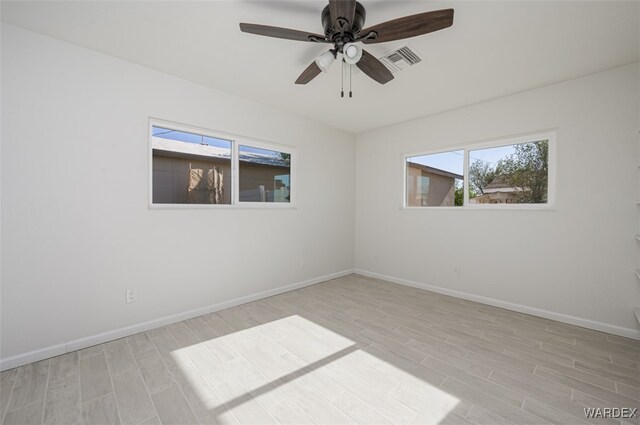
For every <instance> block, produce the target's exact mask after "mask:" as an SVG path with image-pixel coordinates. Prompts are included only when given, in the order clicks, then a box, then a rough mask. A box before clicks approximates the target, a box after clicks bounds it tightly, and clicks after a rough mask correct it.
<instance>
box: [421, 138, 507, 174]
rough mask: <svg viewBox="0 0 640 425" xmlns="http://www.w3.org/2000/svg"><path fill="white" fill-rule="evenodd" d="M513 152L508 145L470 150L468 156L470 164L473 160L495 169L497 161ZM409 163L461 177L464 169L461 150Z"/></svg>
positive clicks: (423, 156)
mask: <svg viewBox="0 0 640 425" xmlns="http://www.w3.org/2000/svg"><path fill="white" fill-rule="evenodd" d="M514 152H515V149H514V148H513V145H509V146H501V147H497V148H487V149H478V150H470V151H469V156H470V158H471V162H473V161H474V160H480V161H483V162H487V163H489V165H491V166H492V167H495V166H496V165H497V164H498V160H500V159H501V158H504V157H506V156H509V155H511V154H513V153H514ZM411 162H416V163H418V164H423V165H427V166H429V167H433V168H438V169H440V170H444V171H449V172H450V173H455V174H460V175H462V173H463V169H464V151H463V150H462V149H461V150H457V151H449V152H442V153H436V154H430V155H422V156H414V157H411Z"/></svg>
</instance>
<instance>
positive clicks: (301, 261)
mask: <svg viewBox="0 0 640 425" xmlns="http://www.w3.org/2000/svg"><path fill="white" fill-rule="evenodd" d="M303 267H304V258H301V259H300V268H303Z"/></svg>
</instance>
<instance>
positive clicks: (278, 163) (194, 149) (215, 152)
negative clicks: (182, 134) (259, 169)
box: [151, 137, 289, 167]
mask: <svg viewBox="0 0 640 425" xmlns="http://www.w3.org/2000/svg"><path fill="white" fill-rule="evenodd" d="M151 146H152V147H153V149H154V150H160V151H165V152H176V153H180V154H185V155H194V156H208V157H213V158H224V159H230V158H231V150H230V149H228V148H220V147H217V146H211V145H207V144H199V143H187V142H181V141H179V140H172V139H164V138H162V137H152V138H151ZM240 161H245V162H250V163H252V164H262V165H270V166H272V167H289V164H287V162H286V161H285V160H284V159H282V158H279V157H277V156H271V155H265V154H261V153H258V152H246V151H245V152H240Z"/></svg>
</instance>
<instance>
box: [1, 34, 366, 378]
mask: <svg viewBox="0 0 640 425" xmlns="http://www.w3.org/2000/svg"><path fill="white" fill-rule="evenodd" d="M167 60H171V54H170V52H168V53H167ZM221 65H222V64H221ZM2 88H3V93H2V151H3V156H2V180H1V181H2V197H3V202H2V229H3V234H2V255H3V256H2V334H1V341H2V351H1V357H2V358H3V359H7V358H10V357H11V356H16V355H21V354H23V353H26V352H29V351H31V350H40V349H43V348H47V347H52V346H55V347H57V349H61V348H64V347H63V346H60V345H59V344H63V345H64V344H65V343H66V342H68V341H74V340H77V339H81V338H85V337H88V336H91V335H95V334H98V333H101V332H108V331H112V330H114V329H118V328H122V327H126V326H130V325H133V324H137V323H141V322H144V321H148V320H153V319H157V318H160V317H164V316H167V315H171V314H176V313H181V312H185V311H188V310H191V309H196V308H200V307H204V306H209V305H213V304H217V303H221V302H225V301H229V300H233V299H236V298H238V297H243V296H247V295H251V294H255V293H258V292H261V291H268V290H271V289H274V288H279V287H282V286H285V285H290V284H295V283H299V282H305V281H309V280H312V279H314V278H319V277H323V276H327V275H331V274H334V273H339V272H341V271H344V270H350V269H352V267H353V261H354V260H353V257H354V224H353V218H354V196H355V193H354V181H355V176H354V166H353V164H354V163H355V156H354V155H355V143H354V142H355V139H354V137H353V136H352V135H349V134H347V133H344V132H341V131H338V130H335V129H331V128H328V127H326V126H323V125H320V124H317V123H314V122H312V121H309V120H307V119H303V118H299V117H297V116H294V115H291V114H288V113H284V112H281V111H278V110H275V109H272V108H268V107H265V106H262V105H259V104H256V103H254V102H250V101H247V100H243V99H240V98H237V97H234V96H231V95H228V94H225V93H222V92H220V91H215V90H212V89H209V88H206V87H203V86H199V85H196V84H193V83H190V82H187V81H184V80H181V79H178V78H175V77H171V76H168V75H165V74H162V73H159V72H155V71H152V70H149V69H146V68H143V67H140V66H136V65H133V64H130V63H127V62H124V61H121V60H117V59H114V58H111V57H108V56H104V55H101V54H98V53H95V52H92V51H89V50H85V49H82V48H78V47H75V46H72V45H69V44H66V43H62V42H59V41H56V40H54V39H50V38H46V37H43V36H41V35H38V34H35V33H33V32H29V31H25V30H22V29H18V28H17V27H13V26H10V25H7V24H3V25H2ZM150 116H151V117H156V118H161V119H167V120H172V121H177V122H181V123H185V124H191V125H195V126H200V127H204V128H210V129H215V130H220V131H225V132H229V133H235V134H240V135H243V136H247V137H251V138H256V139H261V140H265V141H273V142H278V143H281V144H287V145H292V146H296V147H298V158H297V159H298V163H297V173H298V174H297V175H298V179H297V181H296V182H293V184H297V185H298V188H299V190H298V203H297V209H286V210H282V209H279V210H265V209H259V210H248V209H243V210H240V209H238V210H230V209H226V210H149V208H148V199H149V194H148V188H149V146H148V143H149V141H148V118H149V117H150ZM301 258H304V259H305V267H304V268H301V267H300V259H301ZM126 288H136V289H137V290H138V294H139V301H138V302H137V303H135V304H128V305H127V304H125V302H124V300H125V297H124V295H125V289H126ZM49 353H51V351H49ZM35 357H37V355H36V356H35ZM3 366H4V365H3Z"/></svg>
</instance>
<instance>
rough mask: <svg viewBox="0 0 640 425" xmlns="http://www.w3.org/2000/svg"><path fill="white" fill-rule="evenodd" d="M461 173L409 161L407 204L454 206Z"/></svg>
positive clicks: (410, 205) (415, 205)
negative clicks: (457, 183)
mask: <svg viewBox="0 0 640 425" xmlns="http://www.w3.org/2000/svg"><path fill="white" fill-rule="evenodd" d="M462 179H463V177H462V176H461V175H460V174H454V173H450V172H449V171H444V170H440V169H438V168H433V167H429V166H427V165H422V164H418V163H415V162H411V161H407V206H409V207H421V206H454V205H455V190H456V181H461V180H462Z"/></svg>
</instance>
